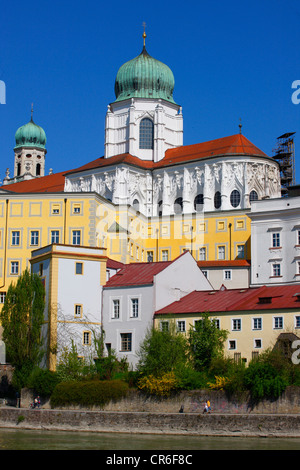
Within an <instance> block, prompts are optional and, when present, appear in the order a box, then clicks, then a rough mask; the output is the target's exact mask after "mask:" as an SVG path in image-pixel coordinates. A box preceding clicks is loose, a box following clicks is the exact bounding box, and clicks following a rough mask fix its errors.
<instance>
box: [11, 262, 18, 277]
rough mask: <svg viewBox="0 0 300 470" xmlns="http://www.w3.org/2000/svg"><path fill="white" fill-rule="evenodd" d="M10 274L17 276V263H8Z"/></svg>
mask: <svg viewBox="0 0 300 470" xmlns="http://www.w3.org/2000/svg"><path fill="white" fill-rule="evenodd" d="M10 274H19V261H11V262H10Z"/></svg>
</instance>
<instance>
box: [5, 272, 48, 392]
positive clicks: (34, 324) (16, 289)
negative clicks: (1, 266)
mask: <svg viewBox="0 0 300 470" xmlns="http://www.w3.org/2000/svg"><path fill="white" fill-rule="evenodd" d="M44 307H45V290H44V286H43V284H42V282H41V280H40V278H39V276H38V275H37V274H30V273H29V271H28V270H26V271H24V273H23V274H22V275H21V276H20V277H19V278H18V280H17V282H16V284H11V285H10V286H9V288H8V290H7V294H6V298H5V302H4V305H3V308H2V311H1V312H0V321H1V325H2V327H3V333H2V339H3V341H4V342H5V347H6V353H7V358H8V360H9V362H10V363H11V364H12V366H13V367H14V368H15V370H16V375H19V380H21V376H22V371H23V372H24V374H25V375H28V374H29V373H30V372H31V370H32V368H33V367H34V366H36V365H38V364H39V362H40V360H41V357H42V354H43V351H42V349H41V342H42V339H41V327H42V323H43V320H44ZM21 382H22V380H21ZM21 385H22V384H21Z"/></svg>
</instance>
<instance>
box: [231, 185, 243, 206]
mask: <svg viewBox="0 0 300 470" xmlns="http://www.w3.org/2000/svg"><path fill="white" fill-rule="evenodd" d="M240 202H241V195H240V193H239V191H237V190H236V189H234V190H233V191H232V193H231V194H230V204H231V205H232V207H237V206H239V204H240Z"/></svg>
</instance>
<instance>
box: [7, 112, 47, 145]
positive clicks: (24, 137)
mask: <svg viewBox="0 0 300 470" xmlns="http://www.w3.org/2000/svg"><path fill="white" fill-rule="evenodd" d="M15 140H16V146H15V148H19V147H38V148H42V149H44V148H45V145H46V141H47V139H46V134H45V131H44V129H42V128H41V127H40V126H38V125H37V124H35V123H34V122H33V120H32V118H31V120H30V121H29V122H28V123H27V124H25V125H24V126H21V127H19V129H18V130H17V132H16V134H15Z"/></svg>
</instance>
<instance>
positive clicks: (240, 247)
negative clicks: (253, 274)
mask: <svg viewBox="0 0 300 470" xmlns="http://www.w3.org/2000/svg"><path fill="white" fill-rule="evenodd" d="M237 257H238V258H239V259H244V258H245V245H238V246H237Z"/></svg>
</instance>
